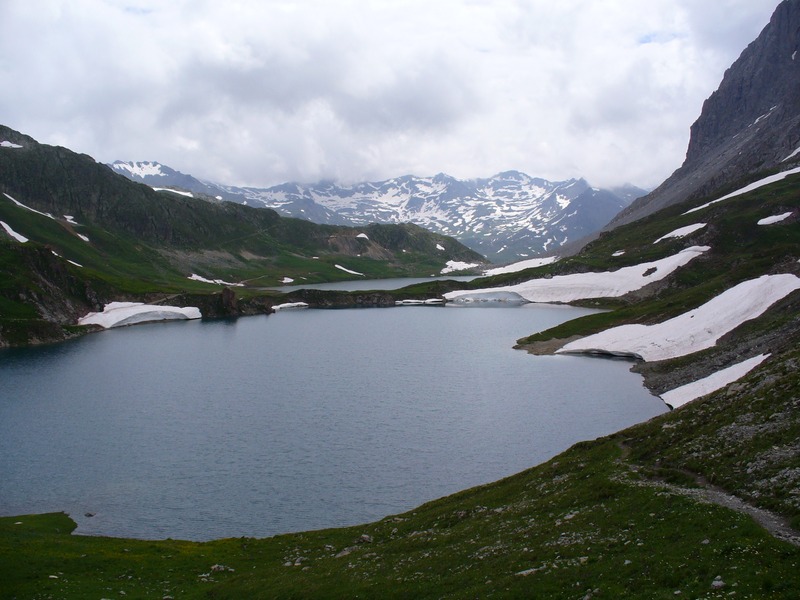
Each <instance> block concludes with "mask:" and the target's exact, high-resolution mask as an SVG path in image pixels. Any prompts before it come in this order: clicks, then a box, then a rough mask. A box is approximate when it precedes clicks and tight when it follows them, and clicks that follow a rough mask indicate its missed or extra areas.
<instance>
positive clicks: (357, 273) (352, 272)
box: [333, 265, 366, 277]
mask: <svg viewBox="0 0 800 600" xmlns="http://www.w3.org/2000/svg"><path fill="white" fill-rule="evenodd" d="M333 266H334V267H336V268H337V269H340V270H342V271H344V272H345V273H350V274H351V275H361V277H366V275H364V274H363V273H359V272H358V271H351V270H350V269H346V268H344V267H343V266H342V265H333Z"/></svg>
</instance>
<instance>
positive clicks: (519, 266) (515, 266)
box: [483, 256, 558, 276]
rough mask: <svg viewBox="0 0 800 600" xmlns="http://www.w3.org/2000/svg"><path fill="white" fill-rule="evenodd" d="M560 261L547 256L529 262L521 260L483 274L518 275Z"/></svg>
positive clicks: (554, 257)
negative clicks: (520, 272)
mask: <svg viewBox="0 0 800 600" xmlns="http://www.w3.org/2000/svg"><path fill="white" fill-rule="evenodd" d="M557 260H558V257H557V256H547V257H545V258H529V259H528V260H521V261H519V262H515V263H512V264H510V265H506V266H504V267H495V268H493V269H488V270H486V271H484V272H483V274H484V275H486V276H489V275H501V274H503V273H516V272H518V271H524V270H525V269H532V268H534V267H543V266H544V265H550V264H553V263H554V262H556V261H557Z"/></svg>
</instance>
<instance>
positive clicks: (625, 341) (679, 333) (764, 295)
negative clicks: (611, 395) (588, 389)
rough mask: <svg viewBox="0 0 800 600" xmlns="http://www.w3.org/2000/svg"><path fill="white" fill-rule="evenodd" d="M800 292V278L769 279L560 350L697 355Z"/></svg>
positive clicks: (642, 356)
mask: <svg viewBox="0 0 800 600" xmlns="http://www.w3.org/2000/svg"><path fill="white" fill-rule="evenodd" d="M797 289H800V278H798V277H796V276H795V275H792V274H789V273H785V274H781V275H763V276H762V277H759V278H757V279H751V280H749V281H745V282H742V283H740V284H738V285H736V286H734V287H732V288H730V289H729V290H726V291H724V292H723V293H722V294H720V295H719V296H717V297H716V298H713V299H711V300H709V301H708V302H706V303H705V304H703V305H702V306H700V307H698V308H696V309H694V310H691V311H689V312H686V313H683V314H682V315H679V316H677V317H674V318H672V319H669V320H667V321H664V322H663V323H659V324H657V325H637V324H633V325H620V326H619V327H612V328H611V329H606V330H605V331H601V332H600V333H596V334H594V335H589V336H586V337H584V338H581V339H579V340H576V341H574V342H570V343H569V344H566V345H565V346H564V347H562V348H561V349H560V350H558V351H557V352H559V353H564V352H566V353H587V354H612V355H618V356H630V357H634V358H640V359H642V360H646V361H647V360H666V359H669V358H676V357H678V356H684V355H686V354H692V353H694V352H698V351H700V350H705V349H706V348H711V347H713V346H714V345H716V343H717V340H718V339H719V338H721V337H722V336H723V335H725V334H726V333H728V332H730V331H733V330H734V329H735V328H736V327H738V326H739V325H741V324H742V323H744V322H745V321H749V320H750V319H755V318H756V317H758V316H759V315H761V314H762V313H763V312H764V311H766V310H767V309H768V308H769V307H770V306H772V305H773V304H774V303H775V302H777V301H778V300H780V299H781V298H783V297H785V296H787V295H788V294H790V293H791V292H793V291H794V290H797Z"/></svg>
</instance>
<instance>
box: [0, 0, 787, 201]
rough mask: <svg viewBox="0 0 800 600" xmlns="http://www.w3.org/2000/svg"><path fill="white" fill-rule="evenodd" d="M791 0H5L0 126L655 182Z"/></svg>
mask: <svg viewBox="0 0 800 600" xmlns="http://www.w3.org/2000/svg"><path fill="white" fill-rule="evenodd" d="M777 4H778V0H708V1H706V0H519V1H512V0H509V1H503V0H386V1H370V0H353V1H342V0H296V1H289V0H285V1H284V0H227V1H222V0H216V1H215V0H0V122H2V123H3V124H4V125H7V126H9V127H12V128H14V129H17V130H20V131H22V132H23V133H27V134H28V135H31V136H33V137H34V138H36V139H37V140H39V141H40V142H44V143H49V144H59V145H64V146H67V147H69V148H71V149H73V150H76V151H79V152H85V153H87V154H90V155H92V156H93V157H95V158H96V159H97V160H99V161H102V162H112V161H114V160H116V159H122V160H155V161H159V162H162V163H164V164H167V165H169V166H171V167H173V168H175V169H178V170H180V171H183V172H185V173H191V174H192V175H195V176H197V177H200V178H204V179H210V180H214V181H218V182H221V183H229V184H235V185H257V186H267V185H272V184H276V183H281V182H285V181H302V182H313V181H318V180H320V179H323V178H324V179H335V180H339V181H341V182H355V181H365V180H369V181H376V180H382V179H387V178H390V177H395V176H399V175H404V174H415V175H423V176H424V175H433V174H436V173H438V172H445V173H449V174H450V175H453V176H456V177H459V178H462V179H468V178H474V177H487V176H490V175H493V174H495V173H497V172H499V171H504V170H510V169H517V170H520V171H524V172H526V173H528V174H529V175H533V176H539V177H545V178H547V179H551V180H561V179H568V178H571V177H581V176H582V177H586V178H587V179H588V180H589V181H590V182H592V183H593V184H595V185H604V186H605V185H613V184H618V183H623V182H632V183H635V184H637V185H640V186H643V187H652V186H656V185H657V184H659V183H661V181H663V180H664V179H665V178H666V177H667V176H668V175H669V174H670V173H672V171H674V170H675V169H676V168H677V167H679V166H680V164H681V163H682V162H683V158H684V156H685V152H686V145H687V143H688V139H689V126H690V125H691V124H692V122H693V121H694V120H695V119H696V118H697V117H698V116H699V114H700V109H701V107H702V103H703V100H704V99H705V98H706V97H708V95H709V94H711V92H713V91H714V90H715V89H716V88H717V86H718V85H719V82H720V81H721V79H722V75H723V73H724V71H725V69H726V68H727V67H728V66H730V64H731V63H732V62H733V61H734V60H735V59H736V58H737V57H738V56H739V54H740V53H741V51H742V50H743V49H744V48H745V47H746V46H747V44H749V43H750V42H751V41H752V40H754V39H755V37H756V36H757V35H758V33H759V32H760V31H761V29H763V27H764V26H765V25H766V24H767V22H768V21H769V17H770V15H771V14H772V12H773V10H774V9H775V7H776V6H777Z"/></svg>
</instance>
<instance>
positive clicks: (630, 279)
mask: <svg viewBox="0 0 800 600" xmlns="http://www.w3.org/2000/svg"><path fill="white" fill-rule="evenodd" d="M709 249H710V248H709V247H708V246H692V247H691V248H686V249H685V250H682V251H681V252H678V253H677V254H673V255H672V256H668V257H666V258H662V259H661V260H656V261H653V262H647V263H642V264H639V265H633V266H630V267H623V268H621V269H617V270H616V271H605V272H602V273H575V274H572V275H557V276H555V277H552V278H550V279H532V280H530V281H525V282H522V283H518V284H516V285H509V286H501V287H496V288H482V289H477V290H459V291H454V292H448V293H446V294H445V295H444V297H445V298H447V299H448V300H451V301H456V302H475V301H481V296H485V295H489V296H492V295H494V294H497V293H499V292H511V293H514V294H517V295H518V296H520V297H521V298H523V299H524V300H526V301H528V302H573V301H575V300H582V299H585V298H608V297H617V296H623V295H625V294H627V293H629V292H632V291H634V290H638V289H640V288H643V287H644V286H646V285H647V284H648V283H652V282H653V281H659V280H661V279H664V278H665V277H666V276H667V275H669V274H670V273H672V272H673V271H674V270H675V269H677V268H678V267H682V266H683V265H685V264H687V263H688V262H689V261H691V260H692V259H694V258H696V257H698V256H700V255H701V254H702V253H703V252H706V251H708V250H709Z"/></svg>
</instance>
